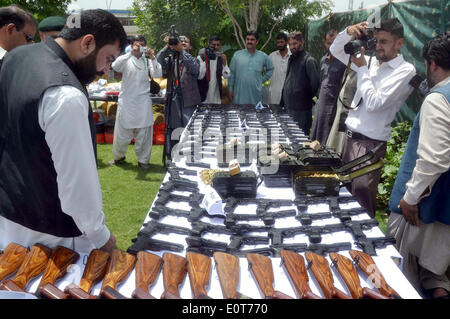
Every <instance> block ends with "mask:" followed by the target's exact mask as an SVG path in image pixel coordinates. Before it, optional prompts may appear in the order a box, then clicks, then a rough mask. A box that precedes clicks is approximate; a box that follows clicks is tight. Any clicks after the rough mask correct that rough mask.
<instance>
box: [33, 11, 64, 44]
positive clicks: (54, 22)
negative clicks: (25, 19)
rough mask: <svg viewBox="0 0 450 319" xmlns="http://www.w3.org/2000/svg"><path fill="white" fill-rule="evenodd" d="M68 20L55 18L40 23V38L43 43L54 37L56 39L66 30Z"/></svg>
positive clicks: (48, 18)
mask: <svg viewBox="0 0 450 319" xmlns="http://www.w3.org/2000/svg"><path fill="white" fill-rule="evenodd" d="M65 24H66V20H65V19H64V18H63V17H58V16H53V17H47V18H45V19H44V20H42V21H41V22H40V23H39V26H38V30H39V37H40V38H41V41H42V42H44V41H45V40H46V39H47V37H52V38H53V39H56V37H57V36H58V34H59V32H61V30H62V29H63V28H64V25H65Z"/></svg>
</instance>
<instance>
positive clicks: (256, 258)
mask: <svg viewBox="0 0 450 319" xmlns="http://www.w3.org/2000/svg"><path fill="white" fill-rule="evenodd" d="M245 257H247V260H248V263H249V268H250V269H251V271H252V272H253V275H254V277H255V279H256V282H257V284H258V286H259V288H260V289H261V291H262V293H263V294H264V297H265V298H266V299H293V298H292V297H290V296H288V295H286V294H284V293H282V292H279V291H276V290H274V289H273V283H274V281H275V280H274V276H273V268H272V261H271V260H270V258H269V257H266V256H263V255H259V254H247V255H245Z"/></svg>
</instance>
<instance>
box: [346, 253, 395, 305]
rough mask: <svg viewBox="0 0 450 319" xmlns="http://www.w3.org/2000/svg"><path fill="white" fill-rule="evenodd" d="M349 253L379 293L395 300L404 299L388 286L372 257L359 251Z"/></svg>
mask: <svg viewBox="0 0 450 319" xmlns="http://www.w3.org/2000/svg"><path fill="white" fill-rule="evenodd" d="M349 253H350V256H351V257H352V259H353V262H354V263H355V265H358V267H359V268H360V269H361V270H362V271H363V272H364V273H365V274H366V275H367V277H369V279H371V280H372V283H373V284H374V285H375V286H376V287H377V288H378V291H379V292H380V293H381V294H382V295H383V296H385V297H389V298H394V299H402V297H400V295H399V294H398V293H397V292H396V291H395V290H394V289H392V287H391V286H389V285H388V284H387V282H386V280H385V279H384V277H383V275H382V274H381V272H380V270H379V269H378V267H377V265H376V264H375V262H374V260H373V259H372V257H371V256H370V255H368V254H366V253H363V252H362V251H358V250H350V252H349Z"/></svg>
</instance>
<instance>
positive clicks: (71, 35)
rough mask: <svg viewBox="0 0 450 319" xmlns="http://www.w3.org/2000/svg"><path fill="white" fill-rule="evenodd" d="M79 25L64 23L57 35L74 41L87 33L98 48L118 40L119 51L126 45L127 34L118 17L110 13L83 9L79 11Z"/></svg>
mask: <svg viewBox="0 0 450 319" xmlns="http://www.w3.org/2000/svg"><path fill="white" fill-rule="evenodd" d="M79 21H80V27H78V26H68V25H66V26H65V27H64V29H62V31H61V32H60V33H59V35H58V37H60V38H63V39H64V40H67V41H75V40H77V39H79V38H81V37H83V36H85V35H87V34H92V35H93V36H94V38H95V43H96V47H97V48H98V49H100V48H102V47H104V46H105V45H108V44H114V43H115V42H116V41H117V40H119V47H120V51H123V50H124V49H125V47H126V46H127V34H126V33H125V30H124V29H123V26H122V24H121V23H120V21H119V19H117V18H116V17H115V16H114V15H113V14H112V13H110V12H108V11H105V10H102V9H95V10H83V11H81V13H80V19H79Z"/></svg>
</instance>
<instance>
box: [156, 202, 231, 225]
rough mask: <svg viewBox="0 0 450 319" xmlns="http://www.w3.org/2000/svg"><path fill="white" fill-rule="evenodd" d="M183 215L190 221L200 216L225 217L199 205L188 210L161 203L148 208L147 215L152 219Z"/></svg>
mask: <svg viewBox="0 0 450 319" xmlns="http://www.w3.org/2000/svg"><path fill="white" fill-rule="evenodd" d="M169 215H170V216H177V217H185V218H187V219H188V220H189V221H190V222H193V221H197V220H199V219H201V218H202V217H211V218H225V217H224V215H220V214H216V215H210V214H209V213H208V211H207V210H206V209H203V208H201V207H192V208H191V209H190V210H184V209H174V208H169V207H166V206H161V205H159V206H158V205H154V206H153V207H152V209H151V210H150V213H149V216H150V217H151V218H153V219H160V218H161V217H164V216H169Z"/></svg>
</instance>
